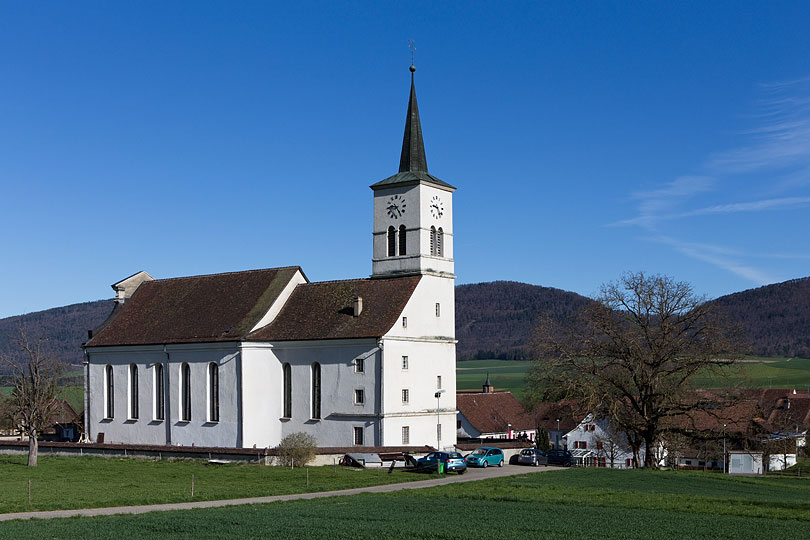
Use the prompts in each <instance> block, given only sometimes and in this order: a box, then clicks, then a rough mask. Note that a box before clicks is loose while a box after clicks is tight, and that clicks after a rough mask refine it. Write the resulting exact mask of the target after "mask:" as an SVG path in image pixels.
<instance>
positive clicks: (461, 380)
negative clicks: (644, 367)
mask: <svg viewBox="0 0 810 540" xmlns="http://www.w3.org/2000/svg"><path fill="white" fill-rule="evenodd" d="M531 366H532V363H531V362H521V361H516V360H469V361H466V362H458V363H457V364H456V388H457V389H458V390H480V389H481V386H482V385H483V384H484V380H485V379H486V377H487V373H489V378H490V381H491V382H492V384H493V385H494V386H495V389H496V390H508V391H510V392H512V393H513V394H515V396H516V397H517V398H518V399H520V398H521V397H522V396H523V392H524V389H525V378H526V373H528V371H529V369H530V368H531ZM740 368H741V369H740V371H741V373H742V377H734V378H733V379H731V381H732V382H733V383H740V384H741V385H742V386H744V387H750V388H796V389H808V388H810V359H807V358H763V357H754V356H752V357H747V358H746V362H744V363H742V364H740ZM695 383H696V384H697V385H698V386H699V387H701V388H717V387H720V386H724V385H726V384H727V381H726V380H717V379H712V378H710V377H703V378H701V377H697V378H696V379H695Z"/></svg>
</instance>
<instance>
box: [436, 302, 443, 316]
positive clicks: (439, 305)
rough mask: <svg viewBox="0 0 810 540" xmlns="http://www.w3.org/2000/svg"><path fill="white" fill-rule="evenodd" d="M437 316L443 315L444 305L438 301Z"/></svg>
mask: <svg viewBox="0 0 810 540" xmlns="http://www.w3.org/2000/svg"><path fill="white" fill-rule="evenodd" d="M436 316H437V317H441V316H442V305H441V304H440V303H438V302H436Z"/></svg>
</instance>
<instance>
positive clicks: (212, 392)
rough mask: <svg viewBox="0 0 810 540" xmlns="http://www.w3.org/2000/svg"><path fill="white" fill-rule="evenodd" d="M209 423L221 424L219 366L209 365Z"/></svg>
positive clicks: (212, 363)
mask: <svg viewBox="0 0 810 540" xmlns="http://www.w3.org/2000/svg"><path fill="white" fill-rule="evenodd" d="M208 421H209V422H219V366H218V365H216V364H215V363H214V362H211V363H210V364H208Z"/></svg>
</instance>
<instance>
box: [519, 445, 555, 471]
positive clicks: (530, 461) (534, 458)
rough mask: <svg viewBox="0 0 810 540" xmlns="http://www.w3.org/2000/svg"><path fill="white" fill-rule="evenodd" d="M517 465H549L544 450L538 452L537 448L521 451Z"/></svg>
mask: <svg viewBox="0 0 810 540" xmlns="http://www.w3.org/2000/svg"><path fill="white" fill-rule="evenodd" d="M517 463H518V465H532V466H534V467H539V466H540V465H548V459H547V458H546V455H545V454H544V453H543V451H542V450H538V449H537V448H524V449H523V450H521V451H520V455H519V456H518V461H517Z"/></svg>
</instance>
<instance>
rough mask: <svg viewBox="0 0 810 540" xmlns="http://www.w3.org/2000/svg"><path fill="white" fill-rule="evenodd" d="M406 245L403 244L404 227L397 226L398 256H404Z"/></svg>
mask: <svg viewBox="0 0 810 540" xmlns="http://www.w3.org/2000/svg"><path fill="white" fill-rule="evenodd" d="M406 247H407V244H406V243H405V225H400V226H399V254H400V255H405V254H406V253H405V248H406Z"/></svg>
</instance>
